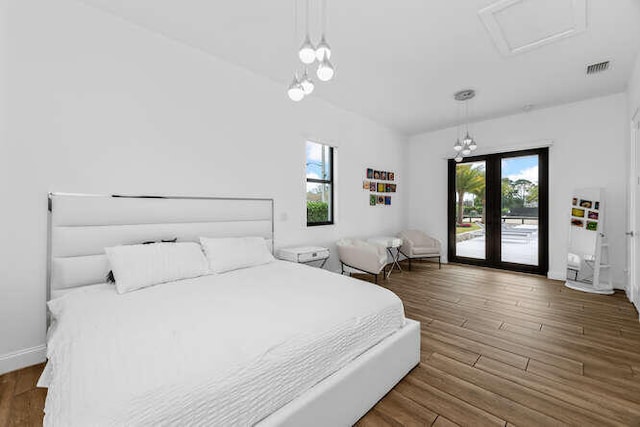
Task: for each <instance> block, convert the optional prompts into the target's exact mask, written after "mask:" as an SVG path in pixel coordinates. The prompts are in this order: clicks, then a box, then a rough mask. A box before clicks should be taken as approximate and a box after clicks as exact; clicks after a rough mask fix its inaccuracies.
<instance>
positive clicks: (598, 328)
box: [0, 263, 640, 427]
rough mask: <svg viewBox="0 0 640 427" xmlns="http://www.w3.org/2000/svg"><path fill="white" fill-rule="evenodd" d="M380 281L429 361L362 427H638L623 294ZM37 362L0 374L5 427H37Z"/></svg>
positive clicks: (634, 327)
mask: <svg viewBox="0 0 640 427" xmlns="http://www.w3.org/2000/svg"><path fill="white" fill-rule="evenodd" d="M413 267H414V271H412V272H410V273H408V272H405V273H402V274H399V273H395V272H394V273H393V274H392V275H391V279H390V280H388V281H382V285H383V286H385V287H388V288H389V289H391V290H392V291H394V292H395V293H396V294H398V295H399V296H400V298H401V299H402V301H403V302H404V305H405V310H406V314H407V317H409V318H412V319H416V320H419V321H420V322H422V360H421V363H420V365H419V366H417V367H416V368H415V369H414V370H413V371H412V372H411V373H410V374H409V375H408V376H407V377H406V378H405V379H404V380H402V381H401V382H400V383H399V384H398V385H397V386H396V387H395V388H394V389H393V390H392V391H391V392H389V394H387V396H385V397H384V398H383V399H382V400H381V401H380V402H379V403H378V404H377V405H376V406H375V407H374V408H373V409H372V410H371V411H369V413H368V414H367V415H365V416H364V417H363V418H362V419H361V420H360V421H359V422H358V426H361V427H364V426H398V425H416V426H417V425H423V426H424V425H426V426H428V425H434V426H449V425H456V424H459V425H467V426H484V425H498V426H505V425H509V426H512V425H518V426H524V425H535V426H542V425H561V424H569V425H580V426H587V425H593V426H605V425H631V426H634V425H636V426H640V324H639V323H638V314H637V313H636V311H635V310H634V308H633V306H632V305H631V304H630V303H629V302H628V301H627V300H626V298H625V297H624V295H623V294H622V293H617V294H616V295H614V296H599V295H588V294H584V293H580V292H577V291H572V290H570V289H567V288H565V287H563V286H562V283H560V282H555V281H551V280H547V279H544V278H542V277H539V276H530V275H523V274H516V273H508V272H500V271H496V270H488V269H481V268H474V267H465V266H456V265H444V266H443V268H442V270H438V269H437V265H434V264H430V263H423V264H417V263H414V266H413ZM41 371H42V365H38V366H34V367H31V368H27V369H23V370H21V371H16V372H12V373H9V374H6V375H3V376H0V426H31V425H41V423H42V408H43V407H44V398H45V395H46V391H45V390H43V389H37V388H35V384H36V381H37V378H38V376H39V374H40V372H41Z"/></svg>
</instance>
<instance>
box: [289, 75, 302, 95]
mask: <svg viewBox="0 0 640 427" xmlns="http://www.w3.org/2000/svg"><path fill="white" fill-rule="evenodd" d="M287 94H288V95H289V98H291V100H292V101H295V102H298V101H302V98H304V95H305V93H304V88H303V86H302V84H301V83H300V80H299V79H298V75H297V74H294V75H293V81H292V82H291V84H290V85H289V90H288V91H287Z"/></svg>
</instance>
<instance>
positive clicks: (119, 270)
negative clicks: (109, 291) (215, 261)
mask: <svg viewBox="0 0 640 427" xmlns="http://www.w3.org/2000/svg"><path fill="white" fill-rule="evenodd" d="M105 252H106V253H107V257H108V258H109V263H110V264H111V270H112V271H113V275H114V277H115V280H116V289H117V290H118V293H119V294H124V293H126V292H131V291H135V290H136V289H140V288H145V287H147V286H153V285H157V284H160V283H166V282H172V281H174V280H180V279H189V278H192V277H198V276H204V275H205V274H208V266H207V260H206V258H205V257H204V254H203V253H202V250H201V248H200V245H198V244H197V243H195V242H181V243H156V244H153V245H123V246H114V247H111V248H105Z"/></svg>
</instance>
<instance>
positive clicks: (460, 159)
mask: <svg viewBox="0 0 640 427" xmlns="http://www.w3.org/2000/svg"><path fill="white" fill-rule="evenodd" d="M453 160H455V161H456V163H460V162H461V161H462V155H461V154H460V153H458V154H456V156H455V157H454V158H453Z"/></svg>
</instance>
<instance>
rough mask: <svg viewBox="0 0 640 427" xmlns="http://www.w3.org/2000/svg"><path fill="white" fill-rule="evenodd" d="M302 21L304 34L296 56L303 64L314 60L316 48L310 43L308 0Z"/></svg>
mask: <svg viewBox="0 0 640 427" xmlns="http://www.w3.org/2000/svg"><path fill="white" fill-rule="evenodd" d="M304 21H305V31H306V35H305V37H304V41H303V42H302V46H300V49H299V50H298V58H300V61H302V63H303V64H306V65H309V64H313V62H314V61H315V60H316V48H315V47H314V46H313V43H311V37H309V0H307V1H306V8H305V15H304Z"/></svg>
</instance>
